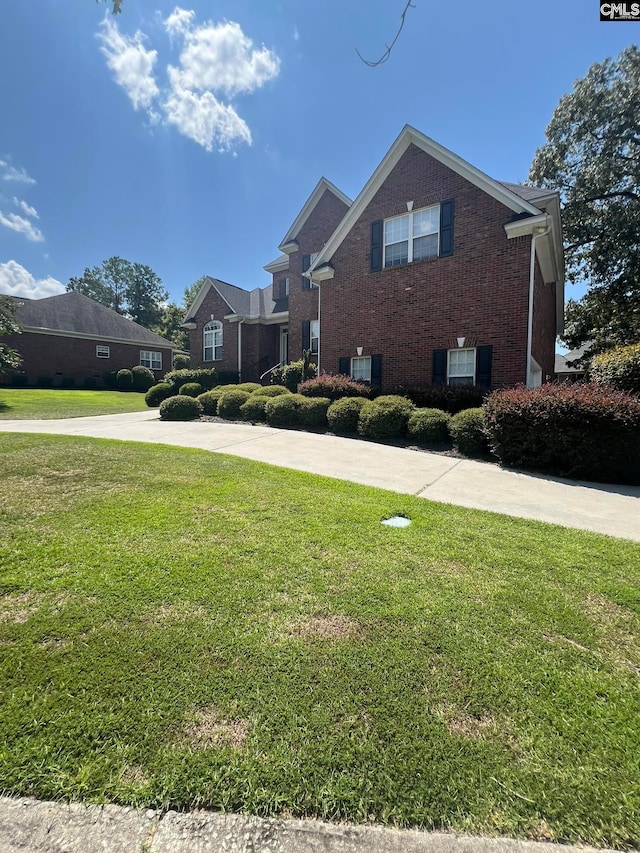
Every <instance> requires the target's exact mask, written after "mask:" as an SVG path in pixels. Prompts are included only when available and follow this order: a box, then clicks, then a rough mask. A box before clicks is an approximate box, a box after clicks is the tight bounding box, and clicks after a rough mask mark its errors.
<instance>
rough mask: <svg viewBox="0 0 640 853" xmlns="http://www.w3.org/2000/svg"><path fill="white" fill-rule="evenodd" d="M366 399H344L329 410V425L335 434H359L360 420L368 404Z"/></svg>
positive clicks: (337, 401)
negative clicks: (363, 409) (364, 407)
mask: <svg viewBox="0 0 640 853" xmlns="http://www.w3.org/2000/svg"><path fill="white" fill-rule="evenodd" d="M366 402H367V401H366V399H365V398H364V397H343V398H342V399H341V400H336V402H335V403H332V404H331V405H330V406H329V408H328V410H327V423H328V424H329V429H331V430H333V432H357V430H358V418H359V417H360V412H361V411H362V407H363V406H364V404H365V403H366Z"/></svg>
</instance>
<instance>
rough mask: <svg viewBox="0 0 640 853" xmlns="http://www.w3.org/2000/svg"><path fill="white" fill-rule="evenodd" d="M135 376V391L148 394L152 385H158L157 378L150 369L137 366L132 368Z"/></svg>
mask: <svg viewBox="0 0 640 853" xmlns="http://www.w3.org/2000/svg"><path fill="white" fill-rule="evenodd" d="M131 373H132V374H133V390H134V391H142V392H143V393H146V392H147V391H148V390H149V388H151V386H152V385H155V384H156V377H155V376H154V375H153V373H152V371H151V370H149V368H148V367H143V366H142V365H141V364H137V365H136V366H135V367H132V368H131Z"/></svg>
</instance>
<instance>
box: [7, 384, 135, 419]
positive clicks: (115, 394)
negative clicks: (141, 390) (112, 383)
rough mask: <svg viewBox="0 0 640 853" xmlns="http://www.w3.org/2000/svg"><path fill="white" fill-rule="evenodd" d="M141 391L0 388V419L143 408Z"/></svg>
mask: <svg viewBox="0 0 640 853" xmlns="http://www.w3.org/2000/svg"><path fill="white" fill-rule="evenodd" d="M146 408H147V406H146V404H145V402H144V394H138V393H135V392H129V393H123V392H122V391H75V390H73V391H72V390H66V389H61V388H51V389H43V388H0V420H7V419H12V420H40V419H47V420H48V419H50V418H81V417H89V416H91V415H117V414H120V413H122V412H140V411H142V410H143V409H144V410H146Z"/></svg>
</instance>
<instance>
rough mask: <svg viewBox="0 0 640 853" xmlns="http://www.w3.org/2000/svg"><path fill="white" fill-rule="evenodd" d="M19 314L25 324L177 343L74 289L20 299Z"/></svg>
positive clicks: (136, 340) (114, 337) (137, 340)
mask: <svg viewBox="0 0 640 853" xmlns="http://www.w3.org/2000/svg"><path fill="white" fill-rule="evenodd" d="M17 301H18V302H19V303H20V307H19V308H18V312H17V317H18V321H19V322H20V324H21V325H22V326H27V327H31V328H35V329H52V330H55V331H57V332H77V333H78V334H81V335H91V337H95V338H103V339H104V340H112V341H113V340H121V341H131V342H133V343H140V344H153V345H155V346H163V347H168V346H170V347H173V348H175V345H174V344H172V343H171V342H170V341H167V340H165V339H164V338H161V337H160V335H156V334H154V332H150V331H149V329H145V328H144V327H143V326H140V325H138V323H134V322H133V321H132V320H127V318H126V317H123V316H122V315H120V314H117V313H116V312H115V311H112V310H111V308H107V307H105V306H104V305H100V303H99V302H96V301H95V300H94V299H90V298H89V297H88V296H84V295H83V294H82V293H75V292H74V291H70V292H68V293H61V294H59V295H58V296H47V297H46V298H45V299H18V300H17Z"/></svg>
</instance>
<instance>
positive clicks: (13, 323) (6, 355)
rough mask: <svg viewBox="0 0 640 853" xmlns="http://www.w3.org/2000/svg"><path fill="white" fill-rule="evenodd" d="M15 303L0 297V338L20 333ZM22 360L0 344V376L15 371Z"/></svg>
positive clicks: (13, 351) (4, 345)
mask: <svg viewBox="0 0 640 853" xmlns="http://www.w3.org/2000/svg"><path fill="white" fill-rule="evenodd" d="M16 308H17V302H15V300H13V299H9V297H8V296H0V337H2V336H3V335H17V334H19V333H20V325H19V323H18V321H17V320H16ZM21 362H22V359H21V358H20V356H19V354H18V353H17V352H16V351H15V350H14V349H11V347H9V346H7V345H6V344H3V343H0V374H2V373H4V372H5V371H6V370H15V369H16V368H18V367H20V364H21Z"/></svg>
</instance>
